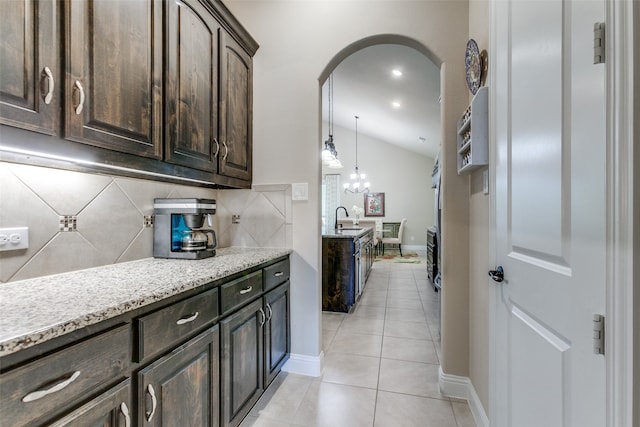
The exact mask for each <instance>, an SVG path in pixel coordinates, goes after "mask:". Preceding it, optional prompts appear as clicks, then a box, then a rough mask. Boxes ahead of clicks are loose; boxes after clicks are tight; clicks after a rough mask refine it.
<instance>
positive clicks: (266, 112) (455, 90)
mask: <svg viewBox="0 0 640 427" xmlns="http://www.w3.org/2000/svg"><path fill="white" fill-rule="evenodd" d="M225 4H226V5H227V6H228V7H229V9H230V10H231V11H232V13H234V15H235V16H236V17H237V18H238V19H239V21H240V22H242V23H243V25H244V26H245V27H246V28H247V30H248V31H249V32H250V33H251V34H252V35H253V36H254V38H255V39H256V40H257V41H258V42H259V43H260V49H259V50H258V52H257V54H256V56H255V58H254V159H255V161H256V163H255V165H254V182H255V183H258V184H262V183H265V184H266V183H273V182H307V183H309V200H308V201H307V202H297V203H294V206H293V249H294V255H293V257H292V291H291V293H292V322H293V328H292V329H293V331H292V351H293V353H294V354H295V353H297V354H302V355H308V356H311V357H314V356H317V355H319V354H320V351H321V346H320V334H321V328H320V294H321V287H320V268H319V267H320V265H321V262H320V253H321V251H320V185H321V181H320V180H321V168H320V158H319V156H320V148H321V126H320V124H321V119H320V118H321V114H320V106H321V100H320V99H321V96H320V95H321V90H320V81H319V79H324V77H326V76H327V75H328V74H329V73H330V71H331V70H332V69H333V67H335V66H336V65H337V63H339V60H341V59H342V58H344V57H346V56H347V55H348V54H350V53H352V49H354V48H353V46H351V45H352V44H353V43H357V42H360V41H362V40H365V39H368V38H370V37H374V36H380V35H394V36H400V37H406V38H409V39H411V40H413V41H414V43H415V44H416V45H419V46H420V47H421V48H422V51H423V52H425V53H426V54H427V56H429V58H430V59H431V60H433V61H434V63H436V64H440V65H441V66H442V68H441V70H442V73H441V75H442V86H441V88H442V94H443V102H442V111H443V125H442V143H443V147H444V149H443V154H442V159H443V163H444V166H443V174H444V179H445V181H446V185H445V188H444V192H445V195H444V207H445V210H446V212H448V213H445V220H444V221H445V222H444V226H443V232H444V233H445V239H446V241H445V242H444V243H443V248H442V249H443V258H444V263H445V265H447V264H446V263H447V260H455V261H456V262H452V263H451V264H452V265H453V266H455V267H453V268H449V269H446V268H445V271H444V272H443V274H444V286H446V287H448V288H447V289H448V290H447V291H446V292H444V293H443V297H442V300H443V316H445V317H446V318H445V320H444V321H443V324H445V325H446V327H445V328H443V341H442V355H443V361H442V367H443V369H444V371H445V372H447V373H450V374H453V375H462V376H467V375H468V356H467V355H468V303H467V301H468V286H467V282H468V266H467V263H466V260H467V255H468V238H469V237H468V225H467V221H468V184H467V183H468V179H465V178H461V177H458V176H457V173H456V163H455V153H456V142H455V135H456V129H455V127H456V121H457V119H458V116H459V115H460V113H461V112H462V111H463V110H464V108H465V106H466V105H467V103H468V99H467V91H466V88H465V85H464V81H465V80H464V46H465V43H466V39H467V33H468V12H467V8H468V4H467V2H466V1H455V0H453V1H452V0H445V1H378V2H363V1H341V2H335V1H304V2H294V1H277V0H273V1H270V0H260V1H249V0H229V1H226V2H225ZM362 47H364V46H362ZM323 74H324V75H323Z"/></svg>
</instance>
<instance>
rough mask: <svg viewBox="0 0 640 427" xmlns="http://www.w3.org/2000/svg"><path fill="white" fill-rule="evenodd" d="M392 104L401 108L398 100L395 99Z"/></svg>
mask: <svg viewBox="0 0 640 427" xmlns="http://www.w3.org/2000/svg"><path fill="white" fill-rule="evenodd" d="M391 105H392V106H393V108H400V103H399V102H398V101H393V102H392V103H391Z"/></svg>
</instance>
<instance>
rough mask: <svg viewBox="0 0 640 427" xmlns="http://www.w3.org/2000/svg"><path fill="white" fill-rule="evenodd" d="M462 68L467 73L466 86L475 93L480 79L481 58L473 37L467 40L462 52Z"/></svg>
mask: <svg viewBox="0 0 640 427" xmlns="http://www.w3.org/2000/svg"><path fill="white" fill-rule="evenodd" d="M464 68H465V71H466V74H467V86H469V90H470V91H471V93H472V94H474V95H475V94H476V92H477V91H478V88H480V82H481V80H482V59H481V58H480V50H479V49H478V44H477V43H476V41H475V40H474V39H469V41H468V42H467V50H466V52H465V54H464Z"/></svg>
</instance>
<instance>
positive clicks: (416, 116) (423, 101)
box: [322, 44, 440, 158]
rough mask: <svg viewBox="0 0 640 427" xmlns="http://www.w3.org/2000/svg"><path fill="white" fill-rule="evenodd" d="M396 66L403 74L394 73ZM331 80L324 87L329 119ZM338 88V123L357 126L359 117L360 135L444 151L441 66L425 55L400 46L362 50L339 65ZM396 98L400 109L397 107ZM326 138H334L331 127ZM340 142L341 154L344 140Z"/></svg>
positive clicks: (423, 151) (423, 149)
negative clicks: (397, 75) (442, 138)
mask: <svg viewBox="0 0 640 427" xmlns="http://www.w3.org/2000/svg"><path fill="white" fill-rule="evenodd" d="M394 69H398V70H400V71H402V76H400V77H394V76H393V75H392V70H394ZM327 82H328V80H327V81H326V82H325V83H324V86H323V88H322V100H323V102H322V114H323V118H324V119H325V120H326V117H327V113H328V100H327V96H328V89H327ZM333 86H334V87H333V108H334V113H333V119H334V125H335V126H341V127H344V128H347V129H353V130H355V118H354V116H358V117H359V119H358V134H366V135H368V136H370V137H373V138H377V139H380V140H382V141H385V142H388V143H390V144H395V145H398V146H400V147H403V148H405V149H407V150H411V151H414V152H417V153H420V154H423V155H426V156H429V157H434V158H435V156H436V154H437V153H438V152H439V151H440V103H439V101H438V99H439V97H440V69H439V68H438V67H437V66H436V65H435V64H434V63H433V62H431V60H429V59H428V58H427V57H426V56H424V55H423V54H422V53H420V52H418V51H417V50H415V49H413V48H410V47H406V46H401V45H395V44H383V45H375V46H370V47H367V48H364V49H361V50H359V51H357V52H355V53H354V54H352V55H350V56H349V57H347V58H346V59H345V60H343V61H342V62H341V63H340V64H339V65H338V66H337V67H336V69H335V70H334V71H333ZM394 101H398V102H399V103H400V104H401V105H400V107H399V108H394V107H393V106H392V105H391V104H392V102H394ZM322 137H323V141H324V140H325V139H327V137H328V129H327V127H326V126H325V127H324V128H323V135H322ZM420 137H422V138H424V141H421V139H420ZM335 143H336V148H337V150H338V152H340V143H339V141H335Z"/></svg>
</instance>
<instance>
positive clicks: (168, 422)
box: [138, 325, 220, 427]
mask: <svg viewBox="0 0 640 427" xmlns="http://www.w3.org/2000/svg"><path fill="white" fill-rule="evenodd" d="M219 337H220V335H219V327H218V326H217V325H216V326H215V327H213V328H211V329H209V330H207V331H206V332H204V333H202V334H200V335H198V336H197V337H196V338H194V339H192V340H191V341H189V342H187V343H186V344H184V345H182V346H180V347H178V348H177V349H176V350H174V351H173V352H171V353H170V354H168V355H167V356H165V357H163V358H161V359H159V360H158V361H156V362H154V363H152V364H151V365H149V366H148V367H146V368H144V369H143V370H141V371H140V372H139V373H138V386H139V389H138V402H139V403H138V421H139V425H140V426H168V427H173V426H218V423H219V409H218V408H219V374H218V372H219V362H218V361H219V342H220V341H219V340H220V338H219Z"/></svg>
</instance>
